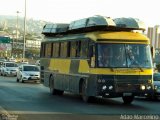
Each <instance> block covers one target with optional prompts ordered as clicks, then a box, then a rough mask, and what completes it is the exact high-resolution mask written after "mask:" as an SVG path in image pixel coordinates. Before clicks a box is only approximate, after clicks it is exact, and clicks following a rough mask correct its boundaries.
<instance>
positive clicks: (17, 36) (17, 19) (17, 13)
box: [16, 11, 19, 43]
mask: <svg viewBox="0 0 160 120" xmlns="http://www.w3.org/2000/svg"><path fill="white" fill-rule="evenodd" d="M18 14H19V11H17V27H16V41H17V43H18Z"/></svg>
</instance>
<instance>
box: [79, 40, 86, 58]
mask: <svg viewBox="0 0 160 120" xmlns="http://www.w3.org/2000/svg"><path fill="white" fill-rule="evenodd" d="M80 56H81V57H82V58H87V57H88V41H81V49H80Z"/></svg>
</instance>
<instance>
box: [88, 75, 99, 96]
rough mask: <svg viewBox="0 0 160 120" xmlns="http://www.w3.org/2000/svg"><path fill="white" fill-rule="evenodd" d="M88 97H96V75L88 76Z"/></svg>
mask: <svg viewBox="0 0 160 120" xmlns="http://www.w3.org/2000/svg"><path fill="white" fill-rule="evenodd" d="M87 94H88V96H97V75H90V77H89V78H88V79H87Z"/></svg>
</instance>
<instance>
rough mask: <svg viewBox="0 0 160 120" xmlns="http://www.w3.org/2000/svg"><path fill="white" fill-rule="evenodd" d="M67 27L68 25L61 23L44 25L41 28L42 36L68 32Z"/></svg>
mask: <svg viewBox="0 0 160 120" xmlns="http://www.w3.org/2000/svg"><path fill="white" fill-rule="evenodd" d="M68 27H69V24H61V23H57V24H46V25H45V26H44V27H43V31H42V34H44V35H50V34H52V35H57V34H61V33H65V32H67V31H68Z"/></svg>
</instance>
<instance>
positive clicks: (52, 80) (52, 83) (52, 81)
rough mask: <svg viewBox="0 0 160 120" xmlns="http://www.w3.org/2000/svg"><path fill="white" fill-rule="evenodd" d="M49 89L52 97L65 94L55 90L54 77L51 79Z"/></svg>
mask: <svg viewBox="0 0 160 120" xmlns="http://www.w3.org/2000/svg"><path fill="white" fill-rule="evenodd" d="M49 88H50V93H51V94H52V95H62V94H63V92H64V91H61V90H57V89H54V77H53V76H51V77H50V79H49Z"/></svg>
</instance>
